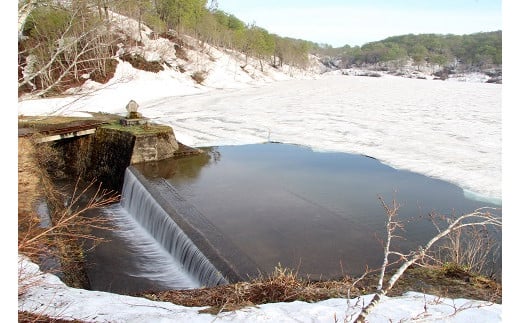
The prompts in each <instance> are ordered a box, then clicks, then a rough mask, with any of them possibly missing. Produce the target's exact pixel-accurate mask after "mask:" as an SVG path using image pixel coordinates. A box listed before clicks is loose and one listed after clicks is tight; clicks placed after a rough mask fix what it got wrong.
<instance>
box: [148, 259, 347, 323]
mask: <svg viewBox="0 0 520 323" xmlns="http://www.w3.org/2000/svg"><path fill="white" fill-rule="evenodd" d="M351 286H352V283H351V280H350V279H348V278H346V279H344V280H338V281H326V282H311V281H309V280H306V279H303V278H299V277H298V276H297V274H296V273H294V272H293V271H292V270H289V269H287V268H282V267H280V266H278V267H276V268H275V269H274V272H273V273H272V274H270V275H268V276H260V277H258V278H255V279H253V280H251V281H250V282H240V283H236V284H230V285H224V286H217V287H211V288H201V289H194V290H177V291H175V290H172V291H164V292H158V293H144V294H142V295H141V296H144V297H146V298H148V299H151V300H160V301H168V302H172V303H175V304H179V305H184V306H209V308H208V309H205V310H203V312H205V313H212V314H216V313H219V312H223V311H233V310H236V309H240V308H243V307H248V306H254V305H259V304H266V303H277V302H292V301H296V300H300V301H306V302H317V301H320V300H325V299H329V298H334V297H346V296H347V290H348V288H350V287H351ZM354 290H355V289H354Z"/></svg>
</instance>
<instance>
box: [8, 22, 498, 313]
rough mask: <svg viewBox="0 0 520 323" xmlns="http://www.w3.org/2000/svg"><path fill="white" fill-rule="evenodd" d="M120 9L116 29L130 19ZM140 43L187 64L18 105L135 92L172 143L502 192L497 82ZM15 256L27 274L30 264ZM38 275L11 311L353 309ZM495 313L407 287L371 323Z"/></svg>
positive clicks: (37, 108)
mask: <svg viewBox="0 0 520 323" xmlns="http://www.w3.org/2000/svg"><path fill="white" fill-rule="evenodd" d="M117 17H118V16H116V18H117ZM119 18H120V19H121V21H120V24H121V27H122V28H124V29H125V30H132V28H134V27H136V26H135V25H136V23H134V22H132V21H128V20H125V19H124V18H123V17H119ZM132 26H133V27H132ZM134 37H137V36H136V35H134ZM143 43H144V44H145V45H146V46H147V49H149V51H147V57H152V58H161V59H163V60H164V61H167V62H169V64H170V65H172V66H178V65H179V64H182V65H183V68H185V69H186V72H184V73H181V72H180V71H178V70H177V69H175V68H171V69H166V70H165V71H162V72H159V73H150V72H143V71H137V70H135V69H133V68H132V67H131V66H130V64H129V63H125V62H121V63H120V64H119V65H118V68H117V71H116V76H115V77H114V78H113V79H112V80H111V81H110V82H109V83H107V84H104V85H101V84H97V83H95V82H92V81H87V83H86V84H85V86H84V87H82V88H81V89H76V90H74V91H70V96H68V97H63V98H53V99H38V100H28V99H24V98H22V99H21V100H20V101H19V103H18V114H19V115H45V114H61V115H85V113H86V112H107V113H117V114H121V115H124V114H126V110H125V106H126V104H127V103H128V101H130V100H135V101H137V102H138V104H139V105H140V109H139V111H140V112H141V113H143V115H144V116H145V117H148V118H151V119H152V120H154V121H156V122H159V123H163V124H168V125H171V126H172V127H173V129H174V131H175V134H176V136H177V138H178V140H180V141H181V142H183V143H185V144H188V145H192V146H212V145H235V144H250V143H259V142H265V141H269V140H270V141H279V142H284V143H295V144H301V145H305V146H309V147H312V148H313V149H316V150H320V151H342V152H350V153H359V154H365V155H369V156H372V157H375V158H377V159H379V160H381V161H382V162H385V163H387V164H389V165H391V166H393V167H396V168H401V169H409V170H412V171H415V172H419V173H422V174H425V175H428V176H432V177H437V178H440V179H444V180H447V181H450V182H453V183H455V184H458V185H459V186H461V187H462V188H464V189H466V190H467V192H468V194H473V193H474V194H477V195H479V196H481V197H484V198H487V199H492V200H495V201H497V202H498V201H500V200H501V196H502V191H501V142H502V138H501V122H502V120H501V87H502V86H501V85H497V84H482V83H465V82H460V83H459V82H442V81H432V80H416V79H405V78H399V77H392V76H388V75H385V76H383V77H380V78H370V77H360V76H339V75H319V74H318V73H316V71H317V70H318V69H319V66H318V65H315V66H316V71H314V72H309V71H302V70H299V69H296V68H290V67H286V68H285V69H283V70H278V69H274V68H272V67H270V66H267V65H265V64H264V71H262V70H261V69H260V67H259V63H258V62H257V61H254V60H250V63H249V65H248V66H247V67H246V68H245V69H242V68H241V67H240V66H241V65H243V64H244V58H243V57H240V55H238V54H237V53H232V52H226V51H220V50H217V49H215V48H211V47H209V46H207V47H205V49H204V51H203V52H200V47H199V49H195V50H192V51H188V54H189V56H190V61H189V62H186V61H181V60H180V59H179V58H177V57H175V56H174V54H172V53H174V52H175V51H174V50H173V49H172V46H173V44H170V43H168V42H165V41H164V40H162V39H158V40H154V39H150V38H148V37H147V36H146V33H145V34H144V38H143ZM125 50H126V51H131V50H132V49H131V48H125ZM197 71H204V72H205V73H207V77H206V80H205V81H204V82H203V84H202V85H199V84H196V83H195V82H194V81H193V80H192V79H191V77H190V75H191V74H192V73H194V72H197ZM86 115H88V113H87V114H86ZM471 192H473V193H471ZM23 263H24V266H26V267H25V269H26V271H32V270H36V268H35V266H34V265H32V264H28V263H27V262H23ZM42 277H44V281H42V283H41V284H36V285H35V286H34V287H32V288H31V289H30V291H29V293H27V294H26V295H25V296H24V297H23V298H21V299H19V303H18V305H19V310H29V311H33V312H43V311H45V312H46V313H54V314H55V315H56V316H59V317H62V318H64V317H67V318H75V319H81V320H89V321H97V322H184V321H190V322H206V321H207V322H213V321H216V322H218V321H227V322H244V321H249V322H296V321H298V322H334V319H335V318H337V320H338V321H343V319H344V318H348V317H349V316H350V315H353V314H355V313H356V311H358V310H359V307H355V306H354V303H355V302H356V300H353V301H352V302H351V307H349V306H348V303H347V300H345V299H332V300H328V301H323V302H319V303H316V304H307V303H302V302H293V303H281V304H267V305H261V306H258V307H254V308H247V309H243V310H239V311H235V312H231V313H221V314H219V315H218V316H216V317H215V316H211V315H209V314H198V310H199V309H200V308H186V307H182V306H177V305H173V304H168V303H158V302H151V301H148V300H145V299H140V298H133V297H127V296H121V295H115V294H109V293H102V292H94V291H86V290H79V289H73V288H68V287H66V286H65V285H63V284H62V283H61V282H60V281H59V280H58V279H57V278H56V277H55V276H52V275H47V274H46V275H44V276H42ZM368 297H369V296H365V297H363V298H362V299H361V300H360V301H361V303H362V302H365V303H366V302H367V299H368ZM501 313H502V306H501V305H497V304H485V303H482V302H473V301H468V300H451V299H440V298H436V297H433V296H429V295H422V294H417V293H408V294H406V295H404V296H402V297H396V298H385V299H384V301H383V302H382V303H381V304H380V305H379V306H378V307H377V308H376V310H375V312H374V313H373V314H371V315H370V316H369V321H370V322H388V321H400V320H414V319H417V320H418V321H423V322H424V321H432V320H435V319H440V320H444V321H448V322H449V321H453V322H497V321H501V315H502V314H501Z"/></svg>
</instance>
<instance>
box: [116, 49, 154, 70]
mask: <svg viewBox="0 0 520 323" xmlns="http://www.w3.org/2000/svg"><path fill="white" fill-rule="evenodd" d="M120 58H121V60H123V61H125V62H128V63H130V64H131V65H132V66H133V67H134V68H137V69H139V70H143V71H148V72H154V73H157V72H160V71H163V70H164V67H163V66H162V65H161V63H160V62H158V61H152V62H149V61H147V60H146V59H144V57H143V56H141V55H137V54H130V53H124V54H123V55H121V56H120Z"/></svg>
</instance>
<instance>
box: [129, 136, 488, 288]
mask: <svg viewBox="0 0 520 323" xmlns="http://www.w3.org/2000/svg"><path fill="white" fill-rule="evenodd" d="M205 150H206V152H207V154H206V155H199V156H193V157H189V158H183V159H178V160H167V161H162V162H158V163H150V164H146V165H141V166H139V167H138V168H139V170H140V171H141V172H143V174H144V175H145V176H147V177H150V178H155V177H162V178H166V179H167V180H168V181H169V182H170V183H171V185H172V186H173V187H174V188H175V189H176V190H178V192H179V193H180V194H181V195H182V196H183V197H184V198H185V199H186V200H187V201H188V202H189V203H191V204H192V205H194V206H195V207H196V209H197V210H198V211H200V212H201V213H202V214H203V215H204V216H205V217H206V218H207V219H208V220H209V221H211V222H212V223H213V224H214V225H215V226H216V227H217V228H218V229H219V230H221V232H222V233H223V234H224V235H225V236H226V237H227V238H229V239H230V240H231V241H232V242H233V243H234V244H235V245H236V246H238V248H240V249H241V251H242V252H244V253H245V254H247V255H249V256H250V257H251V258H252V259H253V261H255V262H256V263H257V264H258V266H259V267H260V268H259V269H260V270H261V271H263V272H272V271H273V268H274V267H275V266H276V265H277V264H278V263H280V264H281V265H283V266H286V267H291V268H294V269H297V270H298V272H299V274H301V275H303V276H309V277H311V278H320V277H321V278H333V277H337V276H340V275H342V274H351V275H355V274H359V273H361V272H362V271H363V270H364V268H365V266H366V265H368V266H370V267H377V266H378V265H379V264H380V261H381V255H382V247H381V244H380V242H379V240H378V239H379V238H383V237H384V234H383V229H384V224H385V215H384V210H383V208H382V207H381V204H380V202H379V201H378V196H381V197H382V198H383V199H384V200H385V201H386V202H387V203H390V202H391V201H392V199H393V198H395V199H396V200H397V201H398V202H399V203H400V204H401V209H400V217H401V219H402V220H404V221H406V233H405V234H404V235H405V236H406V238H407V240H406V241H402V242H400V245H399V248H410V247H414V246H417V244H418V243H423V242H425V241H426V240H427V238H428V237H430V236H431V235H432V233H433V230H434V228H433V226H432V225H431V223H429V222H427V221H426V220H425V219H424V218H425V217H426V218H427V215H428V214H429V213H431V212H435V213H443V214H455V215H456V214H462V213H467V212H471V211H473V210H475V209H476V208H479V207H482V206H489V205H488V204H486V203H485V202H481V201H475V200H470V199H467V198H466V197H465V195H464V192H463V190H462V189H460V188H459V187H457V186H455V185H452V184H450V183H446V182H443V181H440V180H436V179H432V178H429V177H425V176H422V175H419V174H415V173H411V172H408V171H401V170H395V169H393V168H391V167H388V166H386V165H383V164H381V163H380V162H378V161H377V160H375V159H372V158H368V157H365V156H360V155H351V154H344V153H316V152H313V151H311V150H309V149H306V148H303V147H299V146H294V145H282V144H261V145H245V146H224V147H212V148H206V149H205Z"/></svg>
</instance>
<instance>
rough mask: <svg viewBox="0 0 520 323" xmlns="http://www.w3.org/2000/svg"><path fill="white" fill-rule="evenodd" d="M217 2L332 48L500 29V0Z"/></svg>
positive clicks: (285, 32)
mask: <svg viewBox="0 0 520 323" xmlns="http://www.w3.org/2000/svg"><path fill="white" fill-rule="evenodd" d="M508 1H512V0H508ZM218 5H219V9H220V10H223V11H225V12H227V13H230V14H233V15H235V16H236V17H237V18H239V19H241V20H242V21H244V22H245V23H254V24H256V25H257V26H259V27H262V28H265V29H267V30H268V31H269V32H271V33H274V34H278V35H280V36H284V37H292V38H299V39H305V40H310V41H313V42H316V43H327V44H330V45H332V46H334V47H340V46H343V45H345V44H348V45H351V46H354V45H363V44H365V43H367V42H371V41H377V40H381V39H384V38H386V37H389V36H396V35H403V34H410V33H412V34H421V33H438V34H450V33H451V34H470V33H475V32H481V31H483V32H485V31H495V30H500V29H502V3H501V1H500V0H456V1H454V0H436V1H413V0H394V1H383V0H368V1H352V0H343V1H340V0H321V1H311V0H286V1H280V0H278V1H276V0H248V1H243V0H220V1H218Z"/></svg>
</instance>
